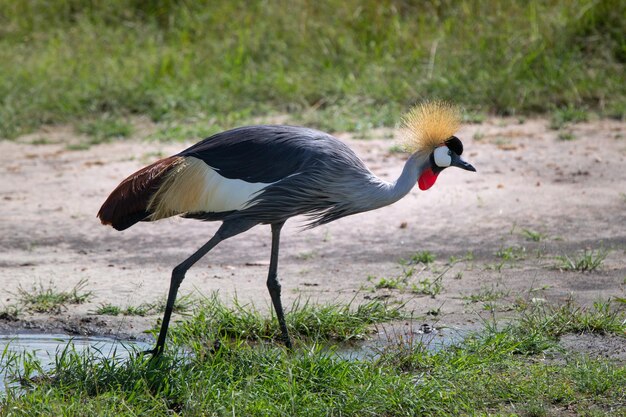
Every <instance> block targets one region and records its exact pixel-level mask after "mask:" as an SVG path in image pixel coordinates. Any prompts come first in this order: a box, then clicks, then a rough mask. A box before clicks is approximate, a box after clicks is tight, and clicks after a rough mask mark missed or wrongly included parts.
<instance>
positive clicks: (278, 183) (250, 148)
mask: <svg viewBox="0 0 626 417" xmlns="http://www.w3.org/2000/svg"><path fill="white" fill-rule="evenodd" d="M457 119H458V117H457V113H456V112H455V111H454V110H453V109H452V107H450V106H447V105H445V104H441V103H431V104H428V103H427V104H425V105H423V106H422V107H417V108H416V109H414V111H413V112H412V113H410V120H409V121H410V123H411V124H410V125H409V128H410V129H411V131H412V138H413V142H412V143H411V148H412V151H411V152H412V154H411V155H410V157H409V158H408V159H407V161H406V163H405V165H404V169H403V170H402V174H401V175H400V177H399V178H398V179H397V180H396V181H395V182H391V183H390V182H387V181H384V180H382V179H380V178H378V177H377V176H376V175H374V174H373V173H372V172H371V171H370V170H369V169H368V168H367V167H366V166H365V164H364V163H363V161H361V159H360V158H359V157H358V156H357V155H356V154H355V153H354V152H353V151H352V150H351V149H350V148H348V146H346V145H345V144H344V143H343V142H341V141H340V140H338V139H336V138H334V137H332V136H331V135H329V134H327V133H324V132H320V131H317V130H313V129H308V128H303V127H293V126H248V127H242V128H237V129H233V130H230V131H226V132H222V133H218V134H216V135H213V136H212V137H210V138H207V139H205V140H203V141H201V142H199V143H197V144H195V145H193V146H191V147H190V148H188V149H186V150H184V151H182V152H180V153H179V154H177V155H173V156H171V157H168V158H164V159H162V160H159V161H157V162H155V163H153V164H151V165H149V166H147V167H144V168H142V169H141V170H139V171H137V172H136V173H134V174H132V175H131V176H129V177H128V178H126V179H125V180H124V181H122V182H121V183H120V185H118V187H117V188H116V189H115V190H114V191H113V192H112V193H111V195H109V197H108V198H107V200H106V201H105V203H104V204H103V205H102V207H101V209H100V211H99V212H98V217H100V220H101V221H102V223H103V224H107V225H111V226H113V227H114V228H115V229H117V230H124V229H126V228H128V227H130V226H132V225H133V224H135V223H137V222H139V221H154V220H158V219H160V218H164V217H168V216H172V215H176V214H180V215H183V216H184V217H187V218H195V219H201V220H209V221H213V220H216V221H222V225H221V226H220V227H219V229H218V230H217V232H216V233H215V235H214V236H213V237H212V238H211V239H210V240H209V241H208V242H207V243H206V244H204V245H203V246H202V247H201V248H200V249H198V250H197V251H196V252H195V253H193V254H192V255H191V256H190V257H188V258H187V259H185V260H184V261H183V262H181V263H180V264H179V265H177V266H176V267H175V268H174V269H173V271H172V276H171V283H170V290H169V294H168V298H167V303H166V308H165V313H164V315H163V321H162V323H161V330H160V332H159V336H158V339H157V343H156V347H155V349H153V350H152V351H151V353H153V354H155V355H158V354H160V353H161V352H162V351H163V349H164V345H165V339H166V336H167V330H168V326H169V322H170V318H171V314H172V310H173V307H174V302H175V300H176V294H177V292H178V288H179V286H180V284H181V283H182V281H183V279H184V277H185V274H186V272H187V270H188V269H189V268H191V266H193V265H194V264H195V263H196V262H197V261H198V260H200V259H201V258H202V257H203V256H204V255H206V254H207V253H208V252H209V251H210V250H211V249H212V248H214V247H215V246H216V245H217V244H219V243H220V242H221V241H223V240H225V239H228V238H230V237H232V236H235V235H237V234H240V233H243V232H245V231H247V230H249V229H250V228H252V227H254V226H256V225H258V224H270V225H271V229H272V248H271V257H270V267H269V271H268V278H267V287H268V289H269V293H270V297H271V299H272V303H273V305H274V309H275V311H276V314H277V318H278V322H279V324H280V328H281V333H282V338H283V340H284V342H285V344H286V345H287V346H288V347H291V339H290V337H289V332H288V330H287V325H286V322H285V317H284V313H283V308H282V303H281V298H280V292H281V290H280V284H279V282H278V278H277V269H278V249H279V241H280V231H281V229H282V226H283V225H284V223H285V222H286V221H287V220H288V219H289V218H291V217H294V216H297V215H305V216H308V223H307V224H306V226H305V227H306V228H310V227H315V226H319V225H322V224H325V223H329V222H331V221H334V220H337V219H340V218H342V217H345V216H348V215H352V214H356V213H361V212H364V211H368V210H374V209H377V208H380V207H383V206H386V205H389V204H391V203H394V202H395V201H397V200H399V199H400V198H402V197H403V196H404V195H406V194H407V193H408V192H409V191H410V190H411V189H412V188H413V187H414V186H415V184H416V182H417V183H418V184H419V185H420V188H421V189H422V190H426V189H428V188H430V187H431V186H432V185H433V184H434V182H435V179H436V178H437V175H439V173H440V172H441V171H443V169H445V168H446V167H448V166H456V167H459V168H463V169H466V170H470V171H474V168H473V167H472V166H471V165H470V164H468V163H467V162H465V161H464V160H462V158H461V157H460V155H461V153H462V152H463V146H462V144H461V142H460V140H459V139H458V138H456V137H455V136H453V135H452V133H454V131H455V129H456V128H457V127H458V120H457ZM229 187H230V188H229ZM231 191H232V193H231ZM231 194H232V195H231ZM216 199H218V200H219V199H222V200H219V201H217V200H216Z"/></svg>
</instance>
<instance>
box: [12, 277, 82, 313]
mask: <svg viewBox="0 0 626 417" xmlns="http://www.w3.org/2000/svg"><path fill="white" fill-rule="evenodd" d="M86 285H87V280H85V279H81V280H80V281H78V283H77V284H76V285H75V286H74V287H73V288H72V289H71V290H69V291H61V290H58V289H57V288H56V286H55V285H54V284H53V283H52V282H50V283H48V285H47V286H44V284H43V283H42V282H39V283H38V284H33V285H32V287H31V288H30V289H25V288H23V287H21V286H20V287H18V297H19V303H20V304H21V305H22V306H23V307H24V308H25V309H27V310H29V311H33V312H36V313H58V312H60V311H61V310H62V309H63V308H64V307H65V305H66V304H82V303H84V302H86V301H88V300H89V299H90V298H91V297H92V292H91V291H85V286H86Z"/></svg>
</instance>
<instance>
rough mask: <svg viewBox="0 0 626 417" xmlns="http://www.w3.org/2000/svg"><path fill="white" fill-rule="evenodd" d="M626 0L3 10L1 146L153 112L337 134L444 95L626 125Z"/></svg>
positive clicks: (476, 108) (132, 4)
mask: <svg viewBox="0 0 626 417" xmlns="http://www.w3.org/2000/svg"><path fill="white" fill-rule="evenodd" d="M624 16H626V2H624V1H621V0H600V1H597V0H545V1H533V0H528V1H512V0H508V1H497V0H490V1H478V0H475V1H472V0H461V1H452V0H439V1H409V0H358V1H357V0H341V1H339V0H322V1H306V0H288V1H287V0H285V1H209V0H199V1H191V0H149V1H143V0H111V1H106V2H104V1H102V2H101V1H95V0H55V1H48V0H1V1H0V137H8V138H12V137H15V136H17V135H19V134H22V133H25V132H28V131H31V130H33V129H36V128H37V127H39V126H40V125H42V124H49V123H68V122H69V123H74V124H76V125H79V124H81V123H82V124H84V123H88V121H89V120H93V119H98V118H101V117H102V116H103V115H105V116H106V117H110V118H120V117H128V116H132V115H148V116H149V117H150V118H151V119H152V120H154V121H159V122H168V123H176V122H180V121H186V120H189V121H192V122H194V123H197V122H198V121H200V122H201V123H202V124H204V125H207V126H209V125H210V126H213V127H215V128H216V129H217V128H218V127H228V126H231V125H233V124H237V123H241V122H244V121H249V120H252V119H253V118H258V117H262V116H268V115H270V116H271V115H275V114H284V113H289V114H291V115H292V116H293V117H294V118H295V120H296V121H298V122H301V123H306V124H309V125H313V126H317V127H321V128H324V129H329V130H366V129H369V128H372V127H376V126H382V125H393V124H395V123H396V122H397V120H398V117H399V115H400V114H401V113H402V112H403V111H405V110H406V109H407V107H408V106H409V105H411V104H412V103H414V102H415V101H418V100H420V99H423V98H427V97H428V98H431V97H437V98H443V99H449V100H453V101H455V102H457V103H460V104H461V105H463V106H464V107H465V108H466V109H467V110H468V111H470V112H475V113H486V112H490V113H497V114H528V113H541V112H551V111H555V110H559V109H563V108H566V109H568V108H570V109H571V108H580V109H583V110H584V111H592V112H597V113H599V114H600V115H601V116H608V117H618V118H623V117H624V115H625V113H626V98H625V97H626V82H624V63H625V61H626V40H625V36H624V34H625V33H626V19H625V18H624Z"/></svg>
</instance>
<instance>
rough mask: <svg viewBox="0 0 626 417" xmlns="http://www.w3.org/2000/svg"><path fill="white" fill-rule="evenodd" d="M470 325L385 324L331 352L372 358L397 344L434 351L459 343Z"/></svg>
mask: <svg viewBox="0 0 626 417" xmlns="http://www.w3.org/2000/svg"><path fill="white" fill-rule="evenodd" d="M473 331H474V329H472V328H452V327H443V328H438V327H431V326H428V325H423V326H419V327H417V328H413V327H410V328H409V329H408V330H407V329H406V328H395V327H386V328H384V329H383V330H381V331H380V332H378V334H377V337H375V338H373V339H371V340H366V341H361V342H354V343H351V344H348V345H346V346H341V347H339V348H337V349H335V350H334V352H335V353H336V354H337V355H338V356H340V357H341V358H344V359H348V360H372V359H376V358H377V357H378V356H380V355H381V354H382V353H383V352H384V351H385V350H387V349H390V348H397V347H398V346H402V347H406V348H417V347H418V346H420V347H421V348H423V349H425V350H428V351H431V352H437V351H439V350H442V349H445V348H447V347H449V346H453V345H456V344H459V343H461V342H462V341H463V340H464V339H465V338H466V337H467V336H469V335H470V334H471V333H472V332H473Z"/></svg>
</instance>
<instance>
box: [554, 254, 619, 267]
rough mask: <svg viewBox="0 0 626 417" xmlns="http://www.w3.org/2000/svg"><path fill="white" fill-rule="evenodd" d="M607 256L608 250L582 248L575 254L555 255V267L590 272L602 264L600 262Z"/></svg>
mask: <svg viewBox="0 0 626 417" xmlns="http://www.w3.org/2000/svg"><path fill="white" fill-rule="evenodd" d="M607 256H608V251H607V250H604V249H600V250H586V249H585V250H584V251H583V252H582V253H579V254H576V255H572V256H570V255H562V256H557V257H556V260H557V261H558V262H557V264H556V265H555V267H556V268H557V269H560V270H563V271H578V272H591V271H595V270H596V269H598V268H600V267H601V266H602V263H603V262H604V260H605V259H606V257H607Z"/></svg>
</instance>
